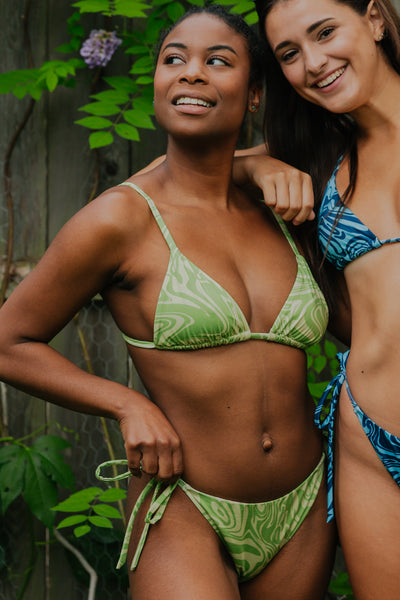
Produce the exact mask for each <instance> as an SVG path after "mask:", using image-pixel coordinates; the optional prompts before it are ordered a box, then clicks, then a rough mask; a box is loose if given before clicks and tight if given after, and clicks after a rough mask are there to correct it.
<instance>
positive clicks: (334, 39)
mask: <svg viewBox="0 0 400 600" xmlns="http://www.w3.org/2000/svg"><path fill="white" fill-rule="evenodd" d="M265 32H266V35H267V39H268V41H269V44H270V46H271V48H272V51H273V52H274V54H275V57H276V59H277V60H278V62H279V64H280V66H281V68H282V71H283V74H284V75H285V77H286V78H287V80H288V81H289V83H290V84H291V85H292V86H293V88H294V89H295V90H296V91H297V93H298V94H299V95H300V96H302V97H303V98H305V99H306V100H308V101H310V102H313V103H314V104H318V105H320V106H322V107H323V108H326V109H327V110H329V111H331V112H336V113H349V112H352V111H354V110H356V109H357V108H359V107H360V106H363V105H365V104H368V103H369V102H371V101H372V100H373V98H374V96H375V95H376V94H377V93H379V89H380V83H381V78H382V66H384V65H385V59H384V55H383V53H382V52H381V51H380V49H379V44H378V42H379V40H380V36H381V34H382V33H383V32H384V24H383V20H382V18H381V15H380V13H379V11H378V10H377V9H376V7H375V4H374V2H370V4H369V5H368V9H367V12H366V14H365V15H360V14H359V13H357V12H356V11H355V10H353V9H352V8H351V7H350V6H348V5H347V4H344V3H341V2H337V1H335V0H281V1H280V2H278V3H277V4H275V6H274V7H273V8H272V9H271V11H270V12H269V14H268V16H267V18H266V21H265Z"/></svg>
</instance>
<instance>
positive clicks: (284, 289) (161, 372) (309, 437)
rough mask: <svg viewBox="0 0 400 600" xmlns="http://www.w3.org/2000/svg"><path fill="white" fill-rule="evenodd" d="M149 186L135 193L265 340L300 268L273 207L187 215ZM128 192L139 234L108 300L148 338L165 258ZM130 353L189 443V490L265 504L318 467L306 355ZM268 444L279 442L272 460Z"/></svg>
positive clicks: (272, 348) (240, 206) (261, 345)
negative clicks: (265, 439) (147, 200)
mask: <svg viewBox="0 0 400 600" xmlns="http://www.w3.org/2000/svg"><path fill="white" fill-rule="evenodd" d="M149 181H150V183H149ZM149 181H148V180H147V179H146V178H145V179H143V178H142V179H139V182H138V183H139V184H140V186H141V187H142V188H144V189H145V190H146V191H147V193H148V194H149V195H150V196H151V197H152V198H153V200H154V201H155V203H156V204H157V207H158V209H159V211H160V213H161V214H162V217H163V219H164V221H165V223H166V224H167V226H168V228H169V230H170V231H171V233H172V234H173V237H174V240H175V242H176V244H177V246H178V247H179V248H180V249H181V250H182V251H183V252H184V254H185V256H186V257H188V258H189V259H190V260H191V261H192V262H193V263H194V264H196V265H197V266H198V267H199V268H201V269H203V270H204V271H205V272H206V273H207V274H208V275H209V276H210V277H212V278H213V279H214V280H215V281H217V282H218V283H219V284H220V285H221V286H222V287H223V288H224V289H225V290H226V291H227V292H228V293H229V294H230V295H231V296H232V298H234V299H235V302H236V303H237V304H238V305H239V307H240V309H241V311H242V312H243V314H244V316H245V318H246V320H247V322H248V324H249V326H250V328H251V331H256V332H261V331H269V329H270V328H271V327H272V325H273V323H274V321H275V319H276V317H277V315H278V314H279V312H280V310H281V308H282V306H283V305H284V304H285V301H286V299H287V297H288V295H289V293H290V292H291V289H292V286H293V282H294V280H295V278H296V274H297V261H296V257H295V255H294V253H293V250H292V249H291V247H290V245H289V243H288V242H287V240H286V238H285V237H284V235H283V234H282V231H281V230H280V229H279V227H278V225H277V224H276V222H275V220H274V218H273V217H272V216H271V215H270V214H269V211H268V209H266V208H265V207H263V206H261V205H259V204H257V203H254V202H252V201H250V200H249V199H248V198H246V197H245V196H244V195H243V194H242V193H240V194H239V193H238V192H236V194H237V195H236V196H235V198H234V199H233V200H234V201H233V203H232V206H231V208H230V209H229V210H228V209H226V208H225V209H222V208H219V209H218V208H216V207H213V206H212V203H207V204H205V205H204V206H199V205H196V204H193V205H189V206H185V205H184V204H182V202H179V199H178V200H177V201H176V202H171V200H170V198H169V195H168V193H166V190H165V187H164V188H163V189H162V190H161V189H157V186H156V185H154V183H151V182H152V181H154V178H153V179H152V180H149ZM121 193H122V194H123V195H124V197H125V200H124V201H125V202H126V198H128V199H129V203H130V202H131V204H132V214H131V221H130V219H127V222H129V221H130V223H132V224H133V223H137V224H138V228H139V230H138V231H136V226H134V225H132V226H131V234H127V239H126V241H125V243H124V250H123V258H122V260H120V264H121V265H122V268H120V270H119V273H118V275H117V277H116V279H115V280H114V283H112V284H111V285H110V286H108V287H107V289H105V290H104V294H103V295H104V298H105V300H106V302H107V304H108V306H109V307H110V310H111V312H112V313H113V316H114V318H115V320H116V322H117V324H118V326H119V327H120V328H121V330H123V331H124V332H125V333H127V334H128V335H129V336H131V337H133V338H138V339H143V340H151V339H152V336H153V323H154V314H155V310H156V306H157V299H158V296H159V292H160V289H161V287H162V283H163V279H164V277H165V273H166V270H167V267H168V261H169V249H168V246H167V245H166V243H165V240H164V239H163V237H162V235H161V234H160V230H159V228H158V226H157V224H156V223H155V221H154V218H152V215H151V214H149V213H150V211H149V209H148V207H147V205H146V203H145V202H144V201H143V199H142V198H140V197H139V196H138V195H137V194H136V193H135V192H133V191H132V190H129V189H125V190H124V191H123V192H121ZM129 235H131V239H129ZM282 273H284V274H285V275H284V277H283V276H282ZM129 351H130V353H131V355H132V357H133V359H134V362H135V365H136V368H137V369H138V372H139V374H140V376H141V378H142V380H143V382H144V384H145V386H146V387H147V389H148V391H149V394H150V396H151V398H152V399H153V401H154V402H156V404H157V405H158V406H159V407H160V408H161V409H162V410H163V411H164V412H165V414H166V415H167V417H168V418H169V420H170V421H171V423H172V424H173V425H174V427H175V428H176V430H177V432H178V433H179V435H180V437H181V440H182V444H183V450H184V461H185V471H184V474H183V476H184V478H185V479H186V480H187V481H188V483H190V484H191V485H192V486H193V487H195V488H197V489H201V490H203V491H206V492H208V493H211V494H214V495H217V496H222V497H226V498H232V499H236V500H243V501H249V502H253V501H254V502H256V501H263V500H267V499H272V498H274V497H278V496H280V495H283V494H285V493H286V492H288V491H289V490H291V489H293V488H294V487H296V485H298V484H299V483H300V482H301V481H303V480H304V479H305V477H306V476H307V475H308V474H309V473H310V472H311V470H312V469H313V468H314V467H315V465H316V464H317V462H318V460H319V458H320V454H321V440H320V436H319V434H318V433H317V431H316V430H315V428H314V426H313V424H312V414H313V408H314V407H313V402H312V400H311V398H310V397H309V394H308V391H307V383H306V357H305V354H304V352H303V351H302V350H298V349H296V348H293V347H290V346H285V345H282V344H276V343H270V342H266V341H263V340H248V341H246V342H242V343H235V344H230V345H227V346H220V347H215V348H205V349H201V350H189V351H170V350H158V349H147V348H146V349H143V348H135V347H132V346H129ZM155 365H156V368H155ZM265 435H268V436H270V437H271V440H272V449H271V450H269V451H268V452H265V451H264V450H263V448H262V441H263V437H264V436H265Z"/></svg>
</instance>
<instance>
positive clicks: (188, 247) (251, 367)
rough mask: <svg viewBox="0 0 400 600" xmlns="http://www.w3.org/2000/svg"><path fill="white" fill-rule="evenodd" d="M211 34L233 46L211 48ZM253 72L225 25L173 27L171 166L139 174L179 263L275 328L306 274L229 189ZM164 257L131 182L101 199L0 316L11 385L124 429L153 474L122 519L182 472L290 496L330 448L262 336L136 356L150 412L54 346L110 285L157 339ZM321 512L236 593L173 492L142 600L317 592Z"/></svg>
mask: <svg viewBox="0 0 400 600" xmlns="http://www.w3.org/2000/svg"><path fill="white" fill-rule="evenodd" d="M199 32H200V33H199ZM216 40H217V42H218V44H222V45H223V46H226V48H224V49H219V50H218V51H215V50H211V49H210V48H212V47H213V46H215V41H216ZM227 47H229V48H230V49H227ZM232 50H233V51H232ZM171 57H172V58H171ZM248 78H249V56H248V52H247V48H246V44H245V41H244V39H243V38H242V37H241V36H240V35H239V34H237V33H236V32H234V31H233V30H232V29H230V28H229V27H228V26H227V25H226V24H225V23H223V22H222V21H221V20H219V19H218V18H216V17H213V16H209V15H195V16H191V17H189V18H188V19H186V20H185V21H183V23H181V24H180V25H179V26H178V27H176V28H175V29H174V30H173V31H172V32H171V33H170V34H169V35H168V37H167V38H166V40H165V41H164V44H163V48H162V50H161V53H160V59H159V62H158V66H157V70H156V76H155V108H156V114H157V116H158V119H159V120H160V122H161V124H162V125H163V126H164V127H165V129H166V130H167V132H168V136H169V140H168V151H167V156H166V160H165V161H163V163H162V164H161V165H159V166H158V167H156V168H154V169H153V170H151V171H149V172H145V173H142V174H141V175H138V176H134V177H132V178H131V179H130V181H134V182H135V183H137V184H138V185H139V186H140V187H142V188H143V189H144V190H145V191H146V192H147V193H148V194H149V195H150V197H152V198H153V200H154V201H155V203H156V205H157V207H158V209H159V210H160V212H161V215H162V216H163V218H164V220H165V222H166V224H167V226H168V228H169V230H170V231H171V233H172V235H173V237H174V239H175V242H176V243H177V245H178V247H179V248H180V249H181V250H182V252H183V253H184V254H185V256H186V257H188V258H189V259H190V260H191V261H192V262H193V263H194V264H195V265H197V266H198V267H200V268H202V269H203V270H204V271H206V272H207V273H208V274H209V275H210V276H211V277H212V278H213V279H215V280H216V281H217V282H218V283H220V284H221V285H222V286H223V287H224V288H225V289H226V290H227V291H228V292H229V293H230V294H231V296H232V297H233V298H234V299H235V301H236V302H237V303H238V304H239V306H240V307H241V309H242V311H243V313H244V315H245V317H246V319H247V320H248V323H249V324H250V327H251V330H252V331H268V330H269V329H270V327H271V326H272V324H273V322H274V320H275V318H276V316H277V315H278V313H279V311H280V309H281V307H282V306H283V304H284V302H285V300H286V298H287V296H288V294H289V292H290V290H291V287H292V285H293V282H294V280H295V277H296V270H297V265H296V259H295V256H294V254H293V251H292V250H291V248H290V246H289V244H288V242H287V240H286V239H285V237H284V236H283V234H282V232H281V231H280V229H279V228H278V226H277V225H276V223H275V220H274V218H273V216H272V214H271V212H270V211H269V209H267V208H266V207H265V206H263V205H262V204H261V203H259V202H255V201H254V200H253V199H251V198H250V197H248V196H247V195H246V194H245V193H244V192H243V191H242V190H240V189H239V188H237V187H236V186H234V185H233V183H232V180H231V168H232V159H233V154H234V149H235V144H236V139H237V136H238V132H239V128H240V124H241V121H242V118H243V115H244V113H245V111H246V108H247V107H248V106H249V105H251V104H256V105H258V104H259V102H260V98H261V91H260V90H259V89H258V88H257V86H251V88H250V89H248ZM182 95H183V96H187V95H189V96H190V95H191V96H192V97H193V96H195V97H198V96H199V97H201V98H203V99H204V98H207V99H208V100H210V101H211V103H212V108H208V109H203V110H199V107H197V108H196V107H195V108H193V106H192V107H191V108H187V107H186V108H185V109H183V108H182V107H178V106H177V105H176V98H177V96H182ZM250 232H251V233H250ZM168 260H169V249H168V247H167V245H166V243H165V241H164V239H163V237H162V236H161V233H160V231H159V228H158V226H157V224H156V222H155V220H154V218H153V217H152V215H151V213H150V211H149V209H148V207H147V204H146V203H145V202H144V200H143V199H142V198H141V197H140V196H139V195H138V194H137V193H136V192H135V191H133V190H132V189H130V188H128V187H119V188H114V189H111V190H109V191H107V192H105V193H104V194H102V195H101V196H100V197H99V198H97V199H96V200H94V201H93V202H92V203H91V204H90V205H88V206H87V207H85V208H84V209H82V210H81V211H80V212H79V213H78V214H77V215H76V216H75V217H73V218H72V219H71V220H70V221H69V222H68V223H67V224H66V225H65V226H64V228H63V229H62V230H61V232H60V233H59V234H58V236H57V237H56V239H55V241H54V242H53V243H52V244H51V246H50V248H49V250H48V251H47V252H46V254H45V256H44V257H43V259H42V260H41V262H40V263H39V265H38V266H37V268H36V269H35V270H34V272H33V273H32V274H31V275H29V276H28V277H27V278H26V280H25V281H24V282H23V283H22V284H21V285H20V286H19V287H18V288H17V290H16V291H15V292H14V293H13V295H12V296H11V298H10V299H9V300H8V301H7V302H6V304H5V305H4V307H3V308H2V309H1V311H0V353H1V354H0V356H1V361H0V364H1V370H0V376H1V378H2V379H4V380H5V381H8V382H9V383H11V384H12V385H15V386H17V387H20V388H22V389H26V390H29V391H30V392H31V393H34V394H35V395H38V396H41V397H43V398H44V399H47V400H49V401H51V402H54V403H57V404H60V405H62V406H65V407H67V408H70V409H73V410H78V411H82V412H85V413H90V414H95V415H103V416H107V417H111V418H113V419H116V420H117V421H118V422H119V424H120V426H121V432H122V435H123V438H124V441H125V448H126V453H127V458H128V462H129V468H130V469H131V471H132V473H134V474H137V473H138V469H139V465H140V461H142V466H143V476H142V477H140V478H136V477H133V478H132V480H131V482H130V486H129V497H128V511H129V510H131V508H132V505H133V503H134V502H135V500H136V498H137V496H138V494H139V493H140V491H141V489H143V487H144V485H145V483H146V482H147V481H148V480H149V478H150V477H151V476H153V475H154V476H156V477H157V478H159V479H160V480H166V481H170V480H171V478H176V477H177V476H179V475H182V476H183V477H184V479H185V480H186V481H187V482H188V483H189V484H190V485H192V486H193V487H195V488H197V489H200V490H203V491H205V492H207V493H210V494H213V495H216V496H219V497H224V498H229V499H233V500H237V501H245V502H259V501H266V500H271V499H274V498H277V497H279V496H282V495H283V494H285V493H287V492H289V491H290V490H292V489H293V488H294V487H296V486H297V485H298V484H299V483H301V482H302V481H303V480H304V479H305V478H306V477H307V476H308V475H309V474H310V472H311V471H312V470H313V469H314V467H315V466H316V465H317V463H318V462H319V459H320V457H321V452H322V447H321V438H320V435H319V433H318V432H317V431H316V429H315V427H314V425H313V419H312V414H313V403H312V401H311V399H310V397H309V394H308V391H307V384H306V357H305V354H304V352H303V351H301V350H297V349H294V348H291V347H288V346H283V345H278V344H274V343H266V342H262V341H255V340H253V341H248V342H244V343H238V344H232V345H228V346H224V347H217V348H209V349H202V350H197V351H160V350H156V349H154V350H149V349H140V348H134V347H132V346H129V348H128V349H129V352H130V354H131V356H132V358H133V359H134V361H135V364H136V367H137V369H138V371H139V373H140V376H141V377H142V379H143V382H144V384H145V386H146V387H147V389H148V391H149V393H150V396H151V398H152V401H150V400H149V399H147V398H146V397H144V396H143V395H141V394H140V393H138V392H136V391H134V390H131V389H128V388H126V387H124V386H122V385H119V384H117V383H114V382H111V381H106V380H104V379H101V378H99V377H95V376H92V375H89V374H87V373H85V372H83V371H81V370H80V369H79V368H78V367H76V366H75V365H73V364H71V363H70V362H69V361H67V360H66V359H65V358H63V357H62V356H60V355H59V354H57V353H56V352H55V351H54V350H53V349H51V348H49V346H48V345H47V344H48V342H49V341H50V340H51V339H52V337H53V336H54V335H55V334H56V333H57V331H59V330H60V329H61V328H62V327H63V325H64V324H65V323H66V322H68V321H69V320H70V319H71V317H72V316H73V315H74V314H75V312H76V311H77V310H78V309H79V308H80V307H81V306H82V305H84V304H85V302H87V301H88V300H89V299H90V298H91V297H92V296H93V295H94V294H95V293H96V292H98V291H100V292H101V293H102V295H103V297H104V299H105V301H106V303H107V305H108V306H109V308H110V311H111V313H112V315H113V317H114V319H115V321H116V323H117V324H118V326H119V327H120V328H121V329H122V330H123V331H124V332H125V333H126V334H127V335H129V336H131V337H135V338H140V339H145V340H151V339H152V328H153V322H154V311H155V307H156V304H157V298H158V294H159V290H160V288H161V285H162V281H163V278H164V275H165V272H166V269H167V263H168ZM66 290H68V293H66ZM21 364H23V365H24V369H21V368H20V365H21ZM325 503H326V489H325V485H324V484H323V485H322V487H321V490H320V492H319V494H318V497H317V499H316V501H315V503H314V506H313V507H312V509H311V511H310V513H309V515H308V516H307V517H306V519H305V521H304V522H303V524H302V525H301V527H300V529H299V530H298V532H297V533H296V534H295V535H294V537H293V538H292V539H291V540H290V541H289V542H288V543H287V545H286V546H285V547H284V548H283V549H282V550H281V551H280V552H279V553H278V555H277V556H276V557H275V558H274V559H273V560H272V562H271V563H270V564H269V565H268V566H267V567H266V569H265V570H264V571H263V572H262V573H261V574H260V575H258V576H257V577H256V578H254V579H253V580H251V581H250V582H248V583H244V584H242V585H239V584H238V582H237V576H236V572H235V570H234V567H233V564H232V561H231V559H230V558H229V557H228V556H227V554H226V552H225V550H224V549H223V547H222V545H221V542H220V541H219V539H218V537H217V535H216V534H215V532H214V530H213V529H212V528H211V526H210V525H209V524H208V522H207V521H206V520H205V519H204V517H203V516H202V515H201V513H200V512H199V511H198V510H197V509H196V508H195V507H194V505H193V504H192V502H191V501H190V500H189V499H188V498H187V497H186V496H185V495H184V494H183V493H182V491H181V490H180V489H179V488H178V490H177V491H176V492H175V493H174V495H173V496H172V498H171V500H170V502H169V504H168V508H167V510H166V512H165V514H164V516H163V518H162V520H161V522H160V523H158V524H157V525H156V526H153V527H152V528H151V530H150V533H149V536H148V539H147V542H146V544H145V547H144V550H143V554H142V556H141V559H140V562H139V566H138V568H137V570H136V571H135V572H134V573H131V574H130V585H131V593H132V597H134V598H135V600H144V599H150V598H152V599H154V598H163V599H165V600H180V599H182V600H183V599H185V600H187V599H188V598H193V599H196V600H197V599H198V600H202V599H204V600H205V599H207V600H214V599H215V600H236V599H239V598H242V599H245V600H259V599H260V598H262V597H263V598H264V597H268V599H269V600H278V599H281V598H285V600H309V599H310V598H313V600H318V599H319V598H321V599H322V598H323V597H324V594H325V590H326V587H327V584H328V581H329V576H330V571H331V566H332V560H333V554H334V547H335V531H334V528H333V526H332V525H327V524H326V523H325V515H326V509H325ZM144 508H146V507H144ZM142 513H143V511H142ZM142 516H143V514H141V515H140V518H139V519H138V524H137V527H136V528H135V530H134V533H133V536H132V544H131V546H132V547H131V551H130V555H132V552H133V550H134V545H135V543H136V542H137V539H138V534H139V533H140V530H141V527H142V525H143V519H142ZM139 522H140V523H139ZM299 559H301V569H299V568H298V564H299Z"/></svg>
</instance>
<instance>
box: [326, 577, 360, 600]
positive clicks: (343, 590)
mask: <svg viewBox="0 0 400 600" xmlns="http://www.w3.org/2000/svg"><path fill="white" fill-rule="evenodd" d="M329 590H330V591H331V592H333V593H334V594H338V595H342V594H345V595H346V598H347V600H353V599H354V596H353V592H352V589H351V585H350V581H349V576H348V574H347V573H344V572H340V573H338V574H337V576H336V579H334V580H332V581H331V583H330V585H329Z"/></svg>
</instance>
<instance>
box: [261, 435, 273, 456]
mask: <svg viewBox="0 0 400 600" xmlns="http://www.w3.org/2000/svg"><path fill="white" fill-rule="evenodd" d="M261 445H262V449H263V450H264V452H269V451H270V450H272V448H273V443H272V438H271V436H270V435H269V434H268V433H264V434H263V436H262V439H261Z"/></svg>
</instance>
